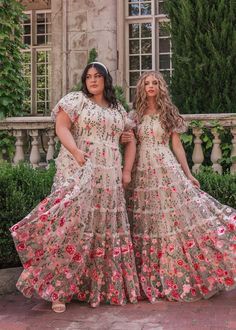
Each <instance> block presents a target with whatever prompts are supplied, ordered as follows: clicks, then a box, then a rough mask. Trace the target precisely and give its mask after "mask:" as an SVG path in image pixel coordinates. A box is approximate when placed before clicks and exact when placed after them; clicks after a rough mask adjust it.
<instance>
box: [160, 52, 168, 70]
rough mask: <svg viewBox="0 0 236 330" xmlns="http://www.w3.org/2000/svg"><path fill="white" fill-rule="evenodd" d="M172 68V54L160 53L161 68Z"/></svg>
mask: <svg viewBox="0 0 236 330" xmlns="http://www.w3.org/2000/svg"><path fill="white" fill-rule="evenodd" d="M169 68H170V55H160V70H161V69H169Z"/></svg>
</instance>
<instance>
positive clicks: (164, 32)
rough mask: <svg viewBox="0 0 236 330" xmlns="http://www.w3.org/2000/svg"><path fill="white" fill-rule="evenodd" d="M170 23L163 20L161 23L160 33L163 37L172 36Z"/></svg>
mask: <svg viewBox="0 0 236 330" xmlns="http://www.w3.org/2000/svg"><path fill="white" fill-rule="evenodd" d="M168 27H169V23H167V22H161V23H160V24H159V35H160V36H161V37H169V36H170V32H169V28H168Z"/></svg>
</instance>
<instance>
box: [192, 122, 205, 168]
mask: <svg viewBox="0 0 236 330" xmlns="http://www.w3.org/2000/svg"><path fill="white" fill-rule="evenodd" d="M202 132H203V131H202V129H201V128H193V135H194V136H195V138H194V149H193V155H192V160H193V163H194V165H193V167H192V171H193V173H197V172H198V170H199V168H200V166H201V164H202V163H203V161H204V155H203V151H202V140H201V135H202Z"/></svg>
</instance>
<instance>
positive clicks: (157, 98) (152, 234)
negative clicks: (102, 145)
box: [122, 72, 236, 302]
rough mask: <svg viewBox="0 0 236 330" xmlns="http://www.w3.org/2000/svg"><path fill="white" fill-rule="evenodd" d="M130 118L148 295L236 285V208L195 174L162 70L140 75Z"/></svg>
mask: <svg viewBox="0 0 236 330" xmlns="http://www.w3.org/2000/svg"><path fill="white" fill-rule="evenodd" d="M130 117H131V118H132V119H134V120H135V122H136V138H137V142H138V143H137V154H136V163H135V167H134V171H133V178H132V183H131V185H130V186H129V189H128V192H127V202H128V214H129V218H130V222H131V233H132V238H133V244H134V250H135V257H136V266H137V271H138V275H139V280H140V284H141V288H142V291H143V292H142V294H143V295H144V297H146V298H148V299H149V301H150V302H155V301H156V300H159V299H163V298H164V299H168V300H173V301H187V302H190V301H195V300H198V299H201V298H209V297H211V296H212V295H214V294H215V293H216V292H218V291H220V290H222V289H232V288H234V287H235V271H236V263H235V247H236V244H235V243H236V235H235V223H236V210H234V209H232V208H230V207H228V206H225V205H221V204H220V203H219V202H218V201H217V200H215V199H214V198H213V197H211V196H210V195H208V194H206V193H205V192H203V191H202V190H201V189H200V185H199V182H198V181H197V180H196V179H195V178H194V177H193V175H192V174H191V172H190V169H189V167H188V164H187V160H186V156H185V152H184V149H183V146H182V144H181V140H180V137H179V133H180V132H182V131H184V130H185V123H184V120H183V118H182V117H181V115H180V114H179V111H178V109H177V108H176V107H175V106H174V104H173V103H172V101H171V99H170V96H169V92H168V89H167V85H166V83H165V81H164V79H163V77H162V75H161V74H160V73H156V72H147V73H144V74H143V75H142V76H141V77H140V79H139V80H138V83H137V90H136V96H135V99H134V111H132V112H131V113H130ZM122 140H123V142H125V141H127V140H129V134H127V133H123V137H122ZM170 142H171V146H172V150H171V148H170ZM172 151H173V153H172Z"/></svg>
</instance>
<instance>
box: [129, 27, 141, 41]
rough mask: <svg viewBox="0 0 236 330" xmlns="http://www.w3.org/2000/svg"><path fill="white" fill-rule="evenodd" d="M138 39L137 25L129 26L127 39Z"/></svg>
mask: <svg viewBox="0 0 236 330" xmlns="http://www.w3.org/2000/svg"><path fill="white" fill-rule="evenodd" d="M138 37H139V24H129V38H138Z"/></svg>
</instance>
